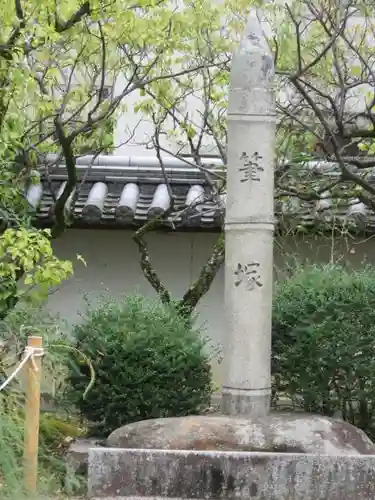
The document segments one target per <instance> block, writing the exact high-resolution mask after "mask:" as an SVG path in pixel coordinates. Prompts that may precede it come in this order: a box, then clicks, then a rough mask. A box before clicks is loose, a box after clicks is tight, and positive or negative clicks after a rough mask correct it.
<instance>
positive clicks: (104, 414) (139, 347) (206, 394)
mask: <svg viewBox="0 0 375 500" xmlns="http://www.w3.org/2000/svg"><path fill="white" fill-rule="evenodd" d="M75 335H76V339H77V349H79V351H80V352H83V353H85V355H87V356H88V357H89V358H90V360H91V362H92V365H93V368H94V371H95V379H96V380H95V383H94V385H93V387H92V388H91V390H90V391H89V392H88V393H87V394H86V395H85V397H82V394H83V393H84V391H85V389H86V387H87V385H88V382H89V370H88V367H87V364H86V363H85V362H84V361H83V362H82V364H80V365H78V366H77V365H73V364H72V367H71V371H70V375H69V380H70V385H71V392H70V397H71V400H72V401H73V402H74V403H75V404H76V406H77V407H78V408H79V410H80V411H81V413H82V415H83V416H84V417H85V418H86V419H87V420H88V421H89V422H91V423H92V424H93V429H92V431H93V432H95V433H96V434H97V435H98V436H99V435H100V436H103V435H104V436H105V435H108V434H109V433H110V432H112V431H113V430H114V429H116V428H118V427H120V426H122V425H125V424H127V423H131V422H136V421H139V420H145V419H150V418H158V417H178V416H183V415H190V414H194V413H196V412H198V411H199V410H200V409H201V408H202V407H205V406H207V405H208V404H209V403H210V397H211V393H212V383H211V367H210V363H209V358H208V354H207V352H206V349H205V341H204V340H203V339H202V338H201V337H200V335H199V332H197V331H195V330H194V329H193V328H192V326H191V324H190V322H188V321H186V320H185V319H184V318H182V317H181V316H179V315H178V313H177V312H176V310H175V309H174V308H173V307H166V306H164V305H162V304H161V303H159V302H154V301H149V300H146V299H144V298H141V297H127V298H125V299H124V300H123V301H122V302H113V301H106V302H104V303H102V304H101V305H100V306H99V307H98V308H97V309H91V310H90V309H89V310H88V312H87V314H86V317H85V319H84V322H83V323H82V324H81V325H78V326H76V328H75Z"/></svg>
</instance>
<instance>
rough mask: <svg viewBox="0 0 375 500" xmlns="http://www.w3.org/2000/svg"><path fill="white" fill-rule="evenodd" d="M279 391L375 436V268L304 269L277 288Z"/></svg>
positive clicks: (275, 346) (274, 354) (275, 319)
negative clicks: (338, 416)
mask: <svg viewBox="0 0 375 500" xmlns="http://www.w3.org/2000/svg"><path fill="white" fill-rule="evenodd" d="M272 365H273V366H272V368H273V380H274V390H275V391H276V393H277V394H278V395H280V394H284V395H286V396H287V397H288V398H291V400H292V401H293V403H294V405H297V406H299V407H300V408H302V409H303V410H305V411H308V412H318V413H322V414H324V415H327V416H332V415H335V414H336V413H340V414H341V415H342V417H343V418H344V420H347V421H349V422H350V423H352V424H354V425H356V426H358V427H360V428H361V429H363V430H364V431H365V432H367V433H368V434H369V435H370V436H372V437H373V438H375V421H374V416H375V268H374V267H365V268H363V269H360V270H348V269H346V268H344V267H342V266H338V265H326V266H317V265H308V266H305V267H304V268H303V267H297V269H296V270H295V272H294V274H293V275H292V276H291V277H290V278H288V279H286V280H284V281H283V282H280V283H278V284H277V285H276V287H275V296H274V305H273V352H272Z"/></svg>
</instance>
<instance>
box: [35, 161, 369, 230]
mask: <svg viewBox="0 0 375 500" xmlns="http://www.w3.org/2000/svg"><path fill="white" fill-rule="evenodd" d="M77 172H78V178H79V183H78V187H77V189H78V194H75V196H76V200H75V204H74V209H73V220H74V223H75V224H76V225H78V226H80V227H82V226H83V227H84V226H87V227H93V226H103V227H128V228H134V227H138V226H141V225H142V224H144V223H145V222H146V221H147V220H149V219H150V218H151V217H154V216H155V215H159V214H163V213H164V212H165V210H166V209H168V207H169V206H170V197H169V191H170V190H171V191H172V196H173V199H174V210H173V213H172V214H171V215H170V216H169V217H167V218H165V219H164V220H163V222H162V224H163V225H164V226H166V227H168V226H171V225H172V226H173V227H174V228H175V229H178V230H182V229H186V228H192V229H202V230H205V229H206V230H209V229H216V230H219V229H220V228H221V227H222V225H223V221H224V212H225V195H222V196H221V199H220V200H217V199H216V200H214V199H213V198H212V189H211V186H210V184H209V181H208V178H210V176H209V177H208V178H207V174H205V173H204V172H202V171H200V170H199V169H193V168H172V167H171V168H168V169H166V171H165V172H164V173H163V171H162V169H160V168H159V167H150V168H145V167H138V168H137V167H134V166H127V167H121V168H120V167H116V168H114V167H109V166H103V165H97V166H95V167H90V168H88V167H87V166H85V165H78V167H77ZM329 172H330V174H329V175H332V169H330V170H329ZM165 173H166V174H167V176H168V186H167V185H166V184H165V178H164V175H165ZM222 173H224V171H223V170H222ZM322 175H328V174H326V173H325V172H323V174H322ZM212 178H213V177H212ZM66 179H67V173H66V170H65V167H64V166H59V167H55V168H52V169H49V170H48V176H47V171H46V170H45V171H43V172H42V175H41V183H40V186H38V185H37V186H32V187H30V188H29V190H28V192H27V198H28V200H29V202H30V205H31V206H34V207H37V209H36V211H35V215H36V219H37V221H39V223H40V224H42V225H47V226H48V225H50V224H51V223H52V221H53V205H54V199H56V197H58V196H59V195H60V194H61V192H62V189H63V186H64V182H65V181H66ZM194 200H196V201H194ZM197 202H199V203H197ZM67 206H69V202H68V204H67ZM333 206H334V208H332V207H333ZM275 208H276V214H275V216H276V220H277V221H278V222H279V224H285V225H288V226H290V225H293V226H298V225H299V226H303V227H312V226H316V225H322V224H328V225H332V222H333V221H335V223H336V224H343V225H346V226H348V227H349V229H351V230H355V229H357V230H360V231H363V230H366V231H370V232H374V231H375V214H374V213H372V212H369V211H368V210H366V207H364V206H363V205H361V204H360V203H359V202H358V200H346V201H345V200H344V201H341V202H340V200H339V201H338V200H336V201H335V203H334V204H332V203H331V200H330V198H329V193H327V196H326V199H324V200H321V201H320V202H306V201H303V200H297V199H296V198H287V197H286V198H284V199H283V201H282V202H280V201H276V204H275Z"/></svg>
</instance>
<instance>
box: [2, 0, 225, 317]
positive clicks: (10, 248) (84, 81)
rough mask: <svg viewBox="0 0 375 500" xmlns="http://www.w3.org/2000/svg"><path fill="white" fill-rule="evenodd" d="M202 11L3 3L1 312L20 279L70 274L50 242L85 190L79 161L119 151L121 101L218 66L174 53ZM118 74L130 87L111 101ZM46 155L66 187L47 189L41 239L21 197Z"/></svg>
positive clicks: (188, 44)
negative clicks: (47, 225) (47, 213)
mask: <svg viewBox="0 0 375 500" xmlns="http://www.w3.org/2000/svg"><path fill="white" fill-rule="evenodd" d="M193 4H194V5H193ZM205 4H206V2H205V1H204V0H203V1H202V0H199V2H193V3H191V2H185V3H183V4H181V6H180V7H179V8H178V9H177V10H176V8H175V6H174V5H173V4H172V2H154V1H153V0H139V1H133V0H120V1H116V2H115V1H109V2H102V1H101V0H100V1H99V0H88V1H82V0H69V1H66V2H55V1H51V0H46V1H43V2H38V1H36V0H30V1H29V0H28V1H27V2H26V1H23V0H14V1H12V2H10V3H9V2H7V3H6V2H4V1H3V2H2V4H1V11H0V24H1V35H0V138H1V139H0V218H1V222H2V225H1V227H2V229H1V231H2V234H1V233H0V238H1V241H0V246H1V248H2V250H3V252H4V254H3V256H2V257H1V258H2V259H3V260H2V261H1V266H2V267H1V271H0V273H1V274H0V277H1V282H0V301H1V304H2V306H1V307H3V309H2V310H3V312H2V313H1V314H6V311H7V309H8V308H11V307H13V306H14V305H15V303H16V302H17V300H18V298H19V293H18V291H17V290H18V287H17V283H18V281H19V279H20V278H22V277H23V278H25V279H26V281H27V282H28V283H29V281H30V280H31V282H32V284H37V285H38V286H39V288H40V287H42V288H45V286H50V285H53V284H56V282H57V281H59V280H61V279H64V278H65V277H67V275H68V274H69V273H70V272H71V266H69V265H68V264H67V263H66V262H60V261H58V260H57V259H56V258H55V257H53V256H52V253H51V247H50V241H49V240H50V239H51V238H56V237H58V236H59V235H60V234H61V233H62V232H63V231H64V229H65V227H66V225H67V224H69V223H70V219H69V214H68V216H67V214H66V210H65V206H66V202H67V200H68V199H72V203H73V205H74V200H75V199H76V198H75V196H74V195H73V192H75V193H76V195H77V191H78V190H79V189H80V185H81V184H82V183H80V185H78V178H77V172H76V158H77V156H80V155H82V154H85V153H87V152H88V151H90V152H91V153H92V154H93V155H94V157H95V156H96V155H97V154H99V153H100V152H101V151H105V152H108V151H111V150H112V149H113V148H114V147H116V145H115V144H113V136H112V135H113V134H112V133H111V129H112V128H113V120H114V119H115V115H116V113H117V112H122V111H123V107H124V106H125V105H126V97H127V96H128V95H130V94H131V93H132V92H134V91H139V90H142V91H144V89H146V88H147V86H149V85H152V84H154V83H155V82H157V81H160V82H162V81H167V80H168V79H170V78H172V79H177V78H178V77H183V76H184V75H185V74H189V73H197V72H199V70H200V69H202V68H203V67H205V66H210V65H211V64H215V61H214V60H213V59H212V58H211V57H210V59H209V60H208V58H207V56H208V55H206V56H205V57H201V58H200V59H199V61H196V60H194V59H191V58H190V59H189V60H187V59H186V58H185V59H183V60H182V59H181V57H180V55H179V54H187V53H189V52H191V51H192V47H193V46H195V43H196V38H195V37H196V35H197V33H198V30H197V29H196V28H193V26H198V25H201V26H202V24H199V23H200V20H199V16H200V13H201V11H202V10H204V5H205ZM199 5H200V6H201V7H200V9H198V10H197V8H196V6H199ZM202 36H203V35H202ZM202 36H200V38H201V37H202ZM119 75H123V76H125V80H126V83H125V84H124V87H123V88H122V89H120V90H119V92H117V93H116V94H114V92H113V89H114V82H115V81H116V79H117V78H118V77H119ZM161 85H162V84H161ZM51 152H53V153H56V154H57V160H56V161H55V163H60V162H64V163H65V165H66V168H67V172H68V181H67V182H66V184H65V187H64V189H63V192H62V193H60V195H59V197H57V194H56V193H54V192H53V190H51V192H52V196H53V197H54V207H53V213H54V225H53V227H52V230H51V233H50V234H47V233H46V232H41V231H38V230H36V229H35V228H33V227H32V224H31V222H30V218H29V215H30V207H29V206H28V205H27V203H26V202H25V199H24V192H25V188H26V187H27V186H28V185H29V184H30V183H33V182H35V178H36V177H38V175H40V173H41V172H43V174H45V175H47V179H48V171H49V167H50V166H51V162H48V161H45V160H46V158H47V156H46V155H48V153H51ZM41 165H44V167H43V168H41ZM35 266H37V267H35ZM68 268H69V269H68ZM31 270H32V273H33V277H32V278H31V277H30V272H31ZM52 271H53V272H52ZM35 280H36V281H37V283H35ZM29 284H31V283H29Z"/></svg>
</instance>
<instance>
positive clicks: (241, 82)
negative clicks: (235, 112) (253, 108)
mask: <svg viewBox="0 0 375 500" xmlns="http://www.w3.org/2000/svg"><path fill="white" fill-rule="evenodd" d="M274 76H275V65H274V58H273V55H272V52H271V49H270V46H269V44H268V41H267V37H266V35H265V31H264V29H263V27H262V21H261V15H260V13H259V11H257V10H256V9H251V10H250V13H249V15H248V18H247V23H246V26H245V31H244V34H243V36H242V39H241V42H240V45H239V47H238V50H237V51H235V53H234V55H233V59H232V66H231V90H232V93H231V95H232V96H233V91H235V90H237V91H239V90H240V89H242V90H243V91H248V90H249V88H254V86H257V84H259V85H261V86H262V85H265V86H268V85H273V81H274ZM230 111H231V110H229V112H230Z"/></svg>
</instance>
